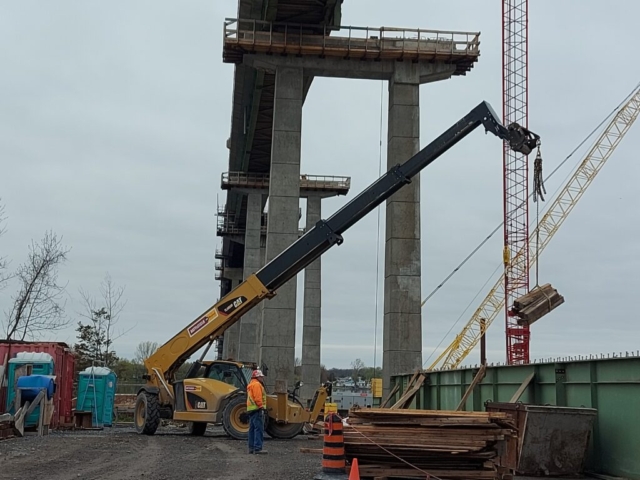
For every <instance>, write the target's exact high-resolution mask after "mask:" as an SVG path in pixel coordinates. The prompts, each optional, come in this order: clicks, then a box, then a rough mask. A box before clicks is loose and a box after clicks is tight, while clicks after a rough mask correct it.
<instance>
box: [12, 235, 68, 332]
mask: <svg viewBox="0 0 640 480" xmlns="http://www.w3.org/2000/svg"><path fill="white" fill-rule="evenodd" d="M69 251H70V249H68V248H67V247H65V246H64V245H63V244H62V239H61V238H58V237H57V235H56V234H55V233H53V232H47V233H45V235H44V237H43V238H42V240H41V241H40V243H35V242H33V241H32V242H31V245H30V246H29V256H28V259H27V261H26V262H25V263H23V264H21V265H20V266H19V267H18V269H17V270H16V272H15V274H14V277H15V278H16V279H17V281H18V284H19V288H18V293H17V294H16V295H14V296H13V297H12V300H13V304H12V307H11V310H10V311H9V312H7V313H6V320H5V322H4V327H5V328H4V330H5V334H6V339H7V340H12V339H14V340H24V339H25V338H27V337H30V338H33V337H36V336H37V335H39V334H40V333H41V332H44V331H52V330H53V331H55V330H59V329H61V328H64V327H65V326H67V325H68V324H69V320H68V319H67V318H66V317H65V315H64V307H65V301H64V293H65V287H66V285H64V286H61V285H59V283H58V267H59V266H60V264H62V263H64V262H65V261H66V259H67V254H68V253H69Z"/></svg>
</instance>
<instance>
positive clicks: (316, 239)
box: [134, 102, 540, 438]
mask: <svg viewBox="0 0 640 480" xmlns="http://www.w3.org/2000/svg"><path fill="white" fill-rule="evenodd" d="M480 125H483V126H484V128H485V131H486V132H491V133H492V134H494V135H496V136H497V137H498V138H501V139H502V140H504V141H505V142H506V143H507V144H508V146H509V147H510V148H511V149H512V150H514V151H516V152H520V153H522V154H524V155H528V154H529V153H530V152H531V151H532V150H533V149H534V148H535V147H536V146H538V145H539V143H540V137H539V136H538V135H536V134H534V133H532V132H530V131H529V130H527V129H526V128H524V127H521V126H520V125H518V124H511V125H509V126H508V127H505V126H503V125H502V123H501V122H500V120H499V118H498V116H497V115H496V114H495V112H494V111H493V109H492V108H491V106H490V105H489V104H488V103H487V102H482V103H480V104H479V105H478V106H477V107H475V108H474V109H473V110H471V112H469V113H468V114H467V115H466V116H464V117H463V118H461V119H460V120H459V121H458V122H457V123H456V124H455V125H453V126H452V127H451V128H449V129H448V130H447V131H445V132H444V133H443V134H442V135H440V136H439V137H438V138H436V139H435V140H434V141H433V142H431V143H430V144H429V145H427V146H426V147H425V148H423V149H422V150H420V151H419V152H418V153H417V154H415V155H414V156H413V157H411V158H410V159H409V160H407V161H406V162H404V163H403V164H399V165H396V166H395V167H393V168H391V169H390V170H389V171H388V172H387V173H385V174H384V175H383V176H382V177H380V178H379V179H378V180H376V181H375V182H374V183H373V184H371V185H370V186H369V187H368V188H367V189H365V190H364V191H363V192H362V193H360V194H359V195H358V196H357V197H355V198H354V199H353V200H351V201H350V202H348V203H347V204H346V205H345V206H344V207H342V208H341V209H340V210H338V211H337V212H336V213H334V214H333V215H332V216H331V217H330V218H329V219H328V220H320V221H319V222H318V223H317V224H316V225H315V226H314V227H313V228H312V229H311V230H309V231H307V232H306V233H305V234H304V235H303V236H302V237H300V238H299V239H298V240H297V241H296V242H294V243H293V244H291V246H289V247H288V248H287V249H286V250H284V251H283V252H282V253H281V254H280V255H278V256H277V257H276V258H274V259H273V260H271V261H270V262H269V263H267V264H266V265H265V266H264V267H262V268H261V269H260V270H258V271H257V272H256V273H255V274H253V275H250V276H249V277H247V279H246V280H245V281H244V282H242V283H241V284H240V285H238V286H237V287H236V288H234V289H233V290H232V291H231V292H229V294H227V295H226V296H225V297H224V298H222V299H221V300H220V301H219V302H217V303H216V304H215V305H213V306H212V307H210V308H209V309H207V310H206V311H205V312H203V313H202V314H201V315H200V316H198V317H197V318H196V320H194V321H193V322H191V323H190V324H189V325H188V326H187V327H186V328H185V329H183V330H182V331H181V332H179V333H178V334H177V335H175V336H174V337H173V338H172V339H170V340H169V341H168V342H167V343H165V344H164V345H163V346H162V347H160V348H159V349H158V350H157V351H156V352H155V353H154V354H153V355H151V356H150V357H149V358H148V359H147V360H146V361H145V367H146V374H145V379H146V381H147V384H146V385H145V386H144V387H142V388H141V389H140V390H139V392H138V397H137V399H136V409H135V418H134V421H135V426H136V430H137V431H138V433H144V434H148V435H151V434H153V433H155V431H156V429H157V428H158V425H159V423H160V418H161V417H162V418H173V419H175V420H180V421H186V422H191V425H192V430H191V431H192V433H193V434H196V435H202V434H204V431H205V429H206V424H207V423H222V425H223V426H224V428H225V430H226V432H227V433H228V434H229V435H231V436H232V437H234V438H246V433H247V430H248V424H247V420H246V413H245V408H246V407H245V405H246V376H245V377H242V378H244V382H243V381H242V379H241V375H239V374H238V373H237V372H241V371H242V369H243V367H244V365H243V364H239V363H234V362H209V363H206V362H204V363H203V362H197V363H196V366H197V367H204V372H203V373H202V374H200V373H196V372H194V371H193V369H192V372H190V374H189V375H188V378H186V379H184V380H180V381H174V376H175V372H176V370H177V369H178V368H179V367H180V366H181V365H182V364H183V363H184V362H185V361H187V360H188V359H189V357H190V356H191V355H193V354H194V353H195V352H196V351H198V350H199V349H200V348H202V347H203V346H205V345H206V344H207V343H208V344H209V346H210V345H211V342H213V339H214V338H216V337H218V336H220V335H222V334H223V333H224V332H225V331H226V330H227V329H228V328H229V327H230V326H232V325H233V324H234V323H235V322H236V321H238V320H239V319H240V317H241V316H242V315H244V314H245V313H247V312H248V311H249V310H251V309H252V308H253V307H255V306H256V305H257V304H258V303H260V302H261V301H262V300H263V299H265V298H270V297H272V296H274V295H275V294H276V291H277V289H278V288H279V287H281V286H282V285H284V284H285V283H286V282H287V281H289V280H290V279H292V278H294V277H295V276H296V275H297V274H298V273H299V272H301V271H302V270H303V269H304V268H305V267H307V266H308V265H309V264H310V263H312V262H313V261H314V260H316V259H317V258H318V257H320V256H321V255H322V254H323V253H325V252H326V251H327V250H329V249H330V248H331V247H332V246H334V245H336V244H338V245H340V244H341V243H342V240H343V239H342V234H343V233H344V232H345V231H346V230H347V229H349V227H351V226H352V225H354V224H355V223H357V222H358V221H359V220H361V219H362V218H363V217H364V216H365V215H367V214H368V213H369V212H371V211H372V210H373V209H375V208H376V207H377V206H378V205H380V204H381V203H382V202H384V201H385V200H386V199H388V198H389V197H390V196H391V195H393V194H394V193H395V192H397V191H398V190H399V189H400V188H402V187H403V185H405V184H407V183H410V182H411V178H412V177H414V176H415V175H417V174H418V173H419V172H420V171H421V170H422V169H423V168H425V167H426V166H428V165H429V164H431V163H432V162H433V161H434V160H436V159H437V158H438V157H440V156H441V155H442V154H443V153H445V152H446V151H447V150H449V149H450V148H451V147H453V146H454V145H455V144H456V143H458V142H459V141H460V140H462V139H463V138H465V137H466V136H467V135H469V134H470V133H471V132H472V131H474V130H475V129H476V128H477V127H479V126H480ZM205 353H206V352H205ZM202 358H204V354H203V356H202ZM225 369H226V370H225ZM223 370H225V371H227V373H224V372H223ZM234 372H235V373H234ZM329 388H330V387H329V386H328V385H324V386H321V387H320V388H319V389H318V390H317V392H316V395H315V397H314V399H313V401H312V403H311V405H310V407H309V409H308V410H307V409H305V408H304V407H303V406H302V405H301V404H300V402H299V401H297V399H296V397H295V395H288V396H287V395H286V394H284V395H283V394H282V393H280V394H276V395H269V396H268V398H267V411H268V421H267V427H266V430H267V433H269V435H271V436H273V437H276V438H291V437H293V436H295V435H297V434H298V433H299V432H300V431H301V430H302V427H303V425H304V424H305V423H314V422H315V421H316V420H317V418H318V416H319V414H320V411H321V410H322V408H323V406H324V403H325V400H326V398H327V396H328V395H329V394H330V391H329Z"/></svg>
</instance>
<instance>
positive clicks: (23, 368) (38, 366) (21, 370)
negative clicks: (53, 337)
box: [5, 352, 54, 427]
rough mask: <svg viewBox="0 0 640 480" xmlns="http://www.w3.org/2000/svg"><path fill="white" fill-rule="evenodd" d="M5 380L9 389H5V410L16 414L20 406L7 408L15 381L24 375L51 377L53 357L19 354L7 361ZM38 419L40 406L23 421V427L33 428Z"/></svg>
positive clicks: (39, 353)
mask: <svg viewBox="0 0 640 480" xmlns="http://www.w3.org/2000/svg"><path fill="white" fill-rule="evenodd" d="M7 370H8V374H7V380H8V382H9V383H8V385H9V388H8V389H7V405H6V406H5V410H6V411H7V412H9V413H11V414H14V413H16V411H17V409H18V408H20V405H17V406H16V405H13V407H12V408H11V409H9V406H10V405H11V403H13V400H14V399H15V397H16V392H17V390H16V389H17V386H18V385H17V383H18V382H17V379H18V378H19V377H22V376H25V375H53V374H54V365H53V357H52V356H51V355H49V354H48V353H44V352H19V353H17V354H16V356H15V358H12V359H11V360H9V365H8V369H7ZM39 418H40V406H37V407H36V409H35V410H34V411H33V412H32V413H31V415H29V416H28V417H27V418H25V420H24V426H25V427H35V426H37V425H38V420H39Z"/></svg>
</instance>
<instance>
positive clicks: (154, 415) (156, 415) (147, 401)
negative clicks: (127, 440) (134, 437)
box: [133, 391, 160, 435]
mask: <svg viewBox="0 0 640 480" xmlns="http://www.w3.org/2000/svg"><path fill="white" fill-rule="evenodd" d="M133 423H134V425H135V427H136V432H138V433H140V434H144V435H153V434H154V433H156V430H157V429H158V425H160V406H159V405H158V396H157V395H155V394H153V393H149V392H145V391H142V392H140V393H139V394H138V397H137V398H136V406H135V412H134V414H133Z"/></svg>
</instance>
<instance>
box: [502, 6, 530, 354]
mask: <svg viewBox="0 0 640 480" xmlns="http://www.w3.org/2000/svg"><path fill="white" fill-rule="evenodd" d="M528 3H529V2H528V0H503V3H502V27H503V28H502V66H503V70H502V98H503V102H502V116H503V122H504V124H505V125H509V124H510V123H512V122H517V123H519V124H520V125H522V126H523V127H525V128H528V126H529V122H528V120H529V118H528V109H527V102H528V81H527V76H528V65H527V64H528V7H529V5H528ZM528 163H529V162H528V156H526V155H522V154H520V153H516V152H514V151H512V150H511V149H510V148H509V146H508V145H507V144H506V143H505V144H504V147H503V168H504V252H503V256H504V265H505V270H504V290H505V322H506V331H505V333H506V344H507V363H508V364H509V365H518V364H526V363H529V339H530V332H529V325H518V323H517V321H516V318H515V317H514V316H511V315H510V313H509V310H510V308H511V306H512V305H513V301H514V300H515V299H517V298H518V297H521V296H522V295H524V294H526V293H528V292H529V254H528V252H529V248H528V243H529V202H528V198H529V176H528V172H529V165H528ZM520 251H524V252H526V254H525V255H519V256H518V255H517V253H518V252H520Z"/></svg>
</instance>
